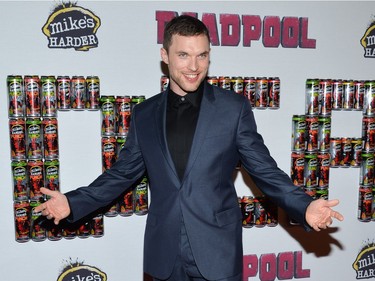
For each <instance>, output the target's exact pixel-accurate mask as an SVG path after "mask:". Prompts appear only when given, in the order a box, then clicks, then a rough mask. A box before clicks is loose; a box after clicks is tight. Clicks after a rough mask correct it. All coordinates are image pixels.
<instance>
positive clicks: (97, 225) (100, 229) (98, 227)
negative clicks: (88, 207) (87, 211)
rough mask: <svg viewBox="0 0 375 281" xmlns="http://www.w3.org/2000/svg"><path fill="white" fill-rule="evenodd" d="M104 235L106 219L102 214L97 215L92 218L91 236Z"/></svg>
mask: <svg viewBox="0 0 375 281" xmlns="http://www.w3.org/2000/svg"><path fill="white" fill-rule="evenodd" d="M103 235H104V219H103V215H102V214H98V215H96V216H95V217H94V218H92V220H91V236H92V237H102V236H103Z"/></svg>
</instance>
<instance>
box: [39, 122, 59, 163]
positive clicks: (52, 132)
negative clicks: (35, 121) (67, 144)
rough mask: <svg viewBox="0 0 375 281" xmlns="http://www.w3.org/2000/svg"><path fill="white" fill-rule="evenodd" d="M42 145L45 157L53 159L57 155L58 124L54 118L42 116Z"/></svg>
mask: <svg viewBox="0 0 375 281" xmlns="http://www.w3.org/2000/svg"><path fill="white" fill-rule="evenodd" d="M42 128H43V147H44V157H45V159H55V158H58V157H59V143H58V125H57V119H56V118H44V119H43V121H42Z"/></svg>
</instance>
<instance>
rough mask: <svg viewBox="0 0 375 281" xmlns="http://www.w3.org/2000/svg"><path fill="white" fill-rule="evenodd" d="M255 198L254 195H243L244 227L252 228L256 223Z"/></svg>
mask: <svg viewBox="0 0 375 281" xmlns="http://www.w3.org/2000/svg"><path fill="white" fill-rule="evenodd" d="M254 209H255V206H254V198H253V197H252V196H242V199H241V212H242V227H244V228H251V227H253V226H254V224H255V213H254Z"/></svg>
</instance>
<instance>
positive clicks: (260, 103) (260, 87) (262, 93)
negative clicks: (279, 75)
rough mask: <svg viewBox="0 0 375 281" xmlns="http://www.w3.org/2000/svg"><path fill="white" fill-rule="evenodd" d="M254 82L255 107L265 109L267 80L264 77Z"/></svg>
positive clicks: (266, 104) (266, 103)
mask: <svg viewBox="0 0 375 281" xmlns="http://www.w3.org/2000/svg"><path fill="white" fill-rule="evenodd" d="M256 81H257V82H256V88H255V107H256V108H258V109H266V108H267V106H268V79H267V78H266V77H258V78H257V79H256Z"/></svg>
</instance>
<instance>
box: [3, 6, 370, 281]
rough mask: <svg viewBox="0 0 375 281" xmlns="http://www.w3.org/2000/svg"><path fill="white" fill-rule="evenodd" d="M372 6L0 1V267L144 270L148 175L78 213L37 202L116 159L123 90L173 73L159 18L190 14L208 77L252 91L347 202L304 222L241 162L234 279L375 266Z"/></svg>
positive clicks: (303, 172)
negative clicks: (310, 223) (163, 54)
mask: <svg viewBox="0 0 375 281" xmlns="http://www.w3.org/2000/svg"><path fill="white" fill-rule="evenodd" d="M374 11H375V3H374V2H371V1H366V2H361V1H359V2H358V1H356V2H349V1H348V2H346V1H344V2H341V1H332V2H330V1H327V2H315V1H288V2H286V1H285V2H284V1H220V2H216V1H199V2H195V1H70V2H69V1H0V24H1V28H0V32H1V38H2V40H1V42H2V44H0V54H1V55H0V56H1V68H0V79H1V82H0V91H1V93H2V94H1V95H0V104H1V105H2V110H0V121H1V124H2V126H0V135H1V139H2V149H1V150H0V159H1V170H0V174H1V179H2V185H1V196H0V213H1V214H2V216H1V219H0V223H1V231H0V245H1V246H0V247H1V249H2V253H3V255H2V256H1V262H0V263H1V267H0V273H1V275H2V276H6V278H7V280H14V281H16V280H24V279H27V280H46V281H51V280H58V281H89V280H92V281H93V280H98V281H99V280H101V281H105V280H111V281H120V280H121V281H137V280H140V281H142V280H152V279H151V277H150V276H148V275H147V274H145V273H144V272H143V261H142V259H143V235H144V227H145V222H146V219H147V210H148V204H149V203H150V191H149V186H148V181H147V176H145V177H143V178H141V179H140V181H139V182H137V183H136V184H135V186H134V188H133V189H132V190H130V191H129V192H127V193H126V194H123V195H122V196H121V197H120V198H119V199H118V201H117V202H115V203H114V205H113V206H109V207H108V209H106V210H102V212H101V213H98V214H96V216H93V217H90V218H86V219H85V220H84V221H80V222H79V223H78V224H76V225H68V224H63V225H61V227H56V226H53V225H51V224H45V223H41V222H40V219H41V218H40V214H37V213H35V212H34V211H33V208H35V206H37V205H38V204H40V202H42V201H43V196H42V194H41V193H40V188H41V187H47V188H49V189H52V190H60V191H61V192H67V191H70V190H73V189H75V188H77V187H80V186H85V185H88V184H89V183H91V182H92V181H93V180H94V179H95V178H96V177H97V176H98V175H100V173H102V172H103V171H105V170H106V169H109V168H110V167H111V165H113V163H114V161H116V157H117V154H118V152H119V150H120V149H121V147H122V145H123V144H124V142H125V141H126V134H127V131H128V129H129V120H130V118H131V112H132V108H133V106H134V105H135V104H137V103H140V102H142V101H144V100H145V99H148V98H150V97H152V96H153V95H155V94H157V93H159V92H160V91H161V90H162V89H164V88H165V87H166V85H168V76H167V73H166V67H165V65H163V63H162V62H161V58H160V48H161V47H162V45H161V44H162V40H163V30H164V26H165V24H166V23H167V22H168V21H169V20H170V19H172V18H173V17H175V16H178V15H181V14H189V15H192V16H194V17H197V18H199V19H201V20H202V21H203V22H204V23H205V24H206V25H207V27H208V29H209V31H210V36H211V62H210V70H209V77H208V79H209V82H210V83H212V84H215V85H217V86H218V87H222V88H227V89H232V90H234V91H236V92H237V93H238V94H241V95H245V96H247V97H248V99H249V102H250V103H251V105H252V106H253V111H254V114H255V117H256V121H257V125H258V131H259V132H260V133H261V134H262V135H263V138H264V141H265V143H266V145H267V146H268V148H269V150H270V152H271V154H272V156H273V157H274V158H275V160H276V161H277V163H278V165H279V167H280V168H281V169H282V170H284V171H285V172H286V173H287V174H289V175H290V176H291V178H292V179H293V182H294V184H295V185H297V186H299V187H300V188H302V189H304V190H305V191H306V192H307V193H308V194H310V195H311V196H313V197H314V198H320V197H322V198H325V199H328V198H329V199H334V198H337V199H339V200H340V205H339V206H338V207H336V208H337V210H338V211H340V212H341V213H342V214H343V215H344V216H345V220H344V221H343V222H340V223H339V222H334V224H333V225H332V226H331V227H330V228H329V229H327V230H325V231H321V232H306V231H304V229H303V228H302V227H301V226H299V225H298V224H296V223H295V222H294V221H293V220H290V219H289V217H288V215H287V214H285V213H284V212H283V210H281V209H278V208H277V207H276V206H272V204H270V203H269V201H268V200H267V198H265V197H264V196H263V195H262V193H261V192H260V191H259V189H258V188H257V186H255V185H254V183H253V181H252V179H251V178H250V177H249V176H248V175H247V174H246V173H245V172H244V171H243V169H242V168H241V166H240V165H239V167H238V169H237V170H236V171H234V174H233V178H234V181H235V185H236V190H237V193H238V197H239V206H240V208H241V209H242V213H243V226H244V227H243V248H244V257H243V262H244V277H243V280H244V281H245V280H246V281H247V280H263V281H266V280H267V281H272V280H293V279H304V280H312V281H313V280H314V281H315V280H316V281H321V280H340V281H341V280H363V279H364V280H373V279H375V236H374V229H375V228H374V227H375V217H374V198H375V196H374V192H375V191H374V174H375V173H374V149H375V138H374V135H375V72H374V65H375V17H374ZM223 118H225V116H223ZM216 122H221V121H220V120H216ZM207 204H210V202H207ZM218 246H219V245H218Z"/></svg>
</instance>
